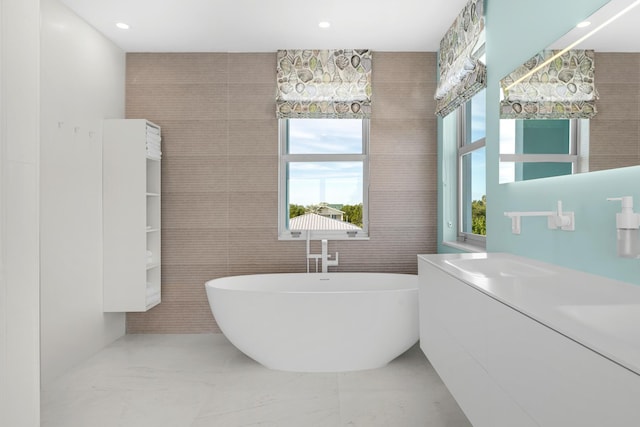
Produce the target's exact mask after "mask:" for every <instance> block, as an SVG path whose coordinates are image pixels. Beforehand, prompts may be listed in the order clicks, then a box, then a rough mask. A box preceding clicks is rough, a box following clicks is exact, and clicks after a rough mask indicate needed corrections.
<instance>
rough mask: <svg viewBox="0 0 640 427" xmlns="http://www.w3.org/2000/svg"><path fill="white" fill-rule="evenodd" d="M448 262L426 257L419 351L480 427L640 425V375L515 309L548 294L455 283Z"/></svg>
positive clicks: (483, 281) (496, 284)
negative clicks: (522, 303) (511, 301)
mask: <svg viewBox="0 0 640 427" xmlns="http://www.w3.org/2000/svg"><path fill="white" fill-rule="evenodd" d="M450 256H451V257H455V255H453V254H452V255H450ZM442 257H443V256H437V255H424V256H420V258H419V281H420V289H419V298H420V346H421V348H422V350H423V351H424V353H425V354H426V356H427V358H428V359H429V360H430V362H431V364H432V365H433V366H434V368H435V369H436V371H437V372H438V374H439V375H440V377H441V378H442V380H443V381H444V383H445V384H446V385H447V387H448V388H449V390H450V391H451V393H452V395H453V396H454V397H455V399H456V400H457V401H458V403H459V404H460V406H461V408H462V409H463V411H464V412H465V414H466V415H467V417H468V418H469V420H470V421H471V423H472V424H473V425H474V426H476V427H478V426H492V427H496V426H509V427H512V426H519V427H520V426H563V427H565V426H581V427H582V426H604V425H606V426H630V425H638V423H640V375H638V373H636V372H634V371H633V370H631V369H629V368H628V367H624V366H623V365H621V364H620V363H618V362H614V361H612V360H611V359H610V358H607V357H604V356H602V355H601V354H599V353H598V352H596V351H594V350H592V349H591V348H589V347H587V346H585V345H584V344H583V343H580V342H579V336H577V335H574V336H570V334H569V335H568V334H565V333H561V332H558V331H557V330H556V329H554V328H552V327H550V326H549V325H546V324H545V319H544V318H542V317H544V316H541V317H540V318H537V319H535V318H534V316H531V314H530V313H528V314H524V313H523V312H521V311H519V310H518V309H517V308H518V304H519V302H520V301H522V300H525V299H526V300H527V301H532V300H533V301H535V300H537V302H539V303H542V302H544V301H545V298H544V297H541V296H540V295H542V294H543V292H544V291H536V292H538V293H537V294H535V293H534V294H531V295H528V294H526V292H525V290H523V288H522V287H521V286H523V285H525V282H527V280H519V279H518V278H511V279H510V280H511V281H513V282H517V283H516V285H515V286H514V287H512V288H509V285H508V284H507V281H506V280H503V281H502V282H501V281H500V279H497V280H493V279H490V278H487V277H482V276H480V275H476V276H473V275H466V276H465V275H464V274H461V275H457V274H456V272H455V269H448V268H446V267H444V268H443V267H442V266H443V264H442V263H440V262H439V261H440V260H441V259H443V258H442ZM444 257H445V258H446V257H447V256H444ZM461 277H462V278H464V280H463V279H461ZM530 279H531V278H530ZM492 280H493V281H492ZM538 280H545V281H547V283H549V281H550V280H551V279H549V278H542V279H538ZM604 280H606V279H604ZM474 281H475V282H476V284H477V285H478V286H474V284H473V282H474ZM529 281H530V282H531V283H532V284H534V283H535V280H529ZM503 285H504V286H503ZM552 285H553V283H551V286H549V289H550V290H552V291H554V288H553V286H552ZM494 291H495V292H496V295H492V292H494ZM535 295H539V296H540V297H539V298H538V297H535ZM558 295H561V296H560V298H561V299H562V298H564V296H562V291H558ZM496 296H497V297H498V298H496ZM505 298H506V299H509V298H512V299H513V302H514V305H513V306H511V305H509V304H508V301H505V300H504V299H505ZM549 298H554V295H550V296H549ZM544 312H545V311H544V310H541V311H540V312H539V313H544ZM553 320H554V319H550V324H551V325H552V326H556V325H555V324H554V321H553ZM568 330H569V329H568ZM577 330H578V329H577ZM638 345H640V343H638Z"/></svg>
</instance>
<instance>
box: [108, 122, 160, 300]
mask: <svg viewBox="0 0 640 427" xmlns="http://www.w3.org/2000/svg"><path fill="white" fill-rule="evenodd" d="M160 138H161V135H160V127H159V126H157V125H155V124H153V123H151V122H149V121H147V120H143V119H113V120H105V121H104V124H103V216H104V218H103V239H104V253H103V261H104V264H103V265H104V267H103V268H104V272H103V281H104V282H103V287H104V291H103V297H104V304H103V309H104V311H107V312H133V311H147V310H149V309H150V308H152V307H154V306H156V305H157V304H159V303H160V301H161V294H160V291H161V288H160V265H161V256H160V255H161V250H160V248H161V245H160V243H161V242H160V190H161V189H160V158H161V153H160Z"/></svg>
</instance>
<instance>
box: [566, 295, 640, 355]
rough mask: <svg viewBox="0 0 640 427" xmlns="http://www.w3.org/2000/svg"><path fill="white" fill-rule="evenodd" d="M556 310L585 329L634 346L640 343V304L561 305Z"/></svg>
mask: <svg viewBox="0 0 640 427" xmlns="http://www.w3.org/2000/svg"><path fill="white" fill-rule="evenodd" d="M558 310H559V311H560V312H561V313H562V314H563V315H565V316H568V317H570V318H572V319H573V320H576V321H578V322H580V323H582V324H583V325H585V326H587V327H590V328H593V329H595V330H597V331H600V332H603V333H606V334H609V335H613V336H616V337H618V339H621V340H624V341H626V342H628V343H631V344H633V345H634V346H638V345H639V343H640V329H638V325H639V324H640V304H604V305H563V306H559V307H558ZM636 348H638V347H636ZM638 351H640V348H639V350H638Z"/></svg>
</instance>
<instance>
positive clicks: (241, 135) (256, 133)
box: [228, 113, 278, 156]
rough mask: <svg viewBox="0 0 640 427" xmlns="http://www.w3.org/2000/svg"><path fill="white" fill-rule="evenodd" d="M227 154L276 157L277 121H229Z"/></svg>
mask: <svg viewBox="0 0 640 427" xmlns="http://www.w3.org/2000/svg"><path fill="white" fill-rule="evenodd" d="M228 123H229V154H230V155H233V156H242V155H247V154H251V155H253V156H257V155H267V156H274V155H275V156H277V155H278V120H277V119H276V118H275V113H274V115H273V117H270V118H268V119H254V118H241V119H232V120H229V122H228Z"/></svg>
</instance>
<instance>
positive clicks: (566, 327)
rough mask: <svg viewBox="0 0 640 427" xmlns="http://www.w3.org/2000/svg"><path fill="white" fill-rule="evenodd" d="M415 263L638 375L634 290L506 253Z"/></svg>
mask: <svg viewBox="0 0 640 427" xmlns="http://www.w3.org/2000/svg"><path fill="white" fill-rule="evenodd" d="M418 259H421V260H424V261H426V262H428V263H430V264H432V265H433V266H435V267H437V268H439V269H440V270H442V271H444V272H445V273H447V274H449V275H451V276H453V277H456V278H457V279H459V280H461V281H463V282H465V283H467V284H468V285H470V286H472V287H474V288H476V289H478V290H479V291H481V292H483V293H485V294H487V295H488V296H490V297H492V298H494V299H495V300H497V301H500V302H502V303H504V304H506V305H508V306H510V307H511V308H513V309H514V310H517V311H519V312H521V313H523V314H525V315H527V316H529V317H531V318H532V319H534V320H536V321H538V322H540V323H542V324H544V325H546V326H548V327H550V328H552V329H554V330H555V331H557V332H559V333H561V334H563V335H565V336H567V337H569V338H571V339H573V340H574V341H577V342H579V343H580V344H582V345H584V346H585V347H588V348H590V349H592V350H593V351H595V352H597V353H599V354H601V355H603V356H604V357H607V358H608V359H610V360H612V361H614V362H616V363H618V364H619V365H621V366H624V367H626V368H627V369H629V370H631V371H633V372H635V373H636V374H638V375H640V286H636V285H633V284H630V283H626V282H620V281H617V280H613V279H608V278H606V277H602V276H596V275H594V274H589V273H584V272H581V271H577V270H572V269H568V268H564V267H559V266H556V265H553V264H548V263H544V262H541V261H537V260H533V259H529V258H524V257H519V256H516V255H512V254H506V253H466V254H438V255H418Z"/></svg>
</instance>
